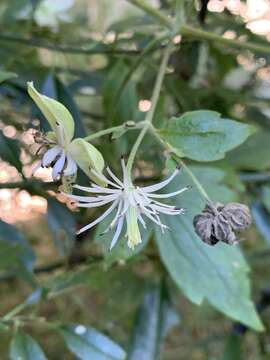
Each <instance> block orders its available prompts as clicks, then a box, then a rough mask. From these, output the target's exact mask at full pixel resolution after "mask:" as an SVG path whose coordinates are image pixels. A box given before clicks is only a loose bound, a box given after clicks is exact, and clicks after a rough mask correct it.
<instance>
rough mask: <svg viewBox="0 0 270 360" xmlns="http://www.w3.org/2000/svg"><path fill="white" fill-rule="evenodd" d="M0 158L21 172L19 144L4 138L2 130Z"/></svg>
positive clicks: (0, 131) (0, 135)
mask: <svg viewBox="0 0 270 360" xmlns="http://www.w3.org/2000/svg"><path fill="white" fill-rule="evenodd" d="M0 157H1V159H2V160H4V161H7V162H8V163H9V164H10V165H12V166H15V168H16V169H17V170H18V171H19V172H22V163H21V161H20V146H19V142H18V141H17V140H13V139H10V138H8V137H6V136H5V135H4V134H3V132H2V130H0Z"/></svg>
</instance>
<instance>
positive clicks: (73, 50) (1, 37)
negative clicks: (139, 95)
mask: <svg viewBox="0 0 270 360" xmlns="http://www.w3.org/2000/svg"><path fill="white" fill-rule="evenodd" d="M1 41H2V42H5V41H7V42H14V43H19V44H23V45H25V46H29V47H36V48H41V49H47V50H51V51H56V52H63V53H69V54H84V55H91V54H108V55H136V54H140V53H141V52H142V50H134V49H115V48H113V49H112V48H106V45H104V44H97V45H96V47H93V48H89V49H87V48H83V47H73V46H71V45H56V44H48V43H47V42H45V41H44V40H40V39H34V38H28V39H27V38H23V37H17V36H14V35H5V34H0V42H1ZM87 46H88V45H87ZM98 46H102V47H100V48H98Z"/></svg>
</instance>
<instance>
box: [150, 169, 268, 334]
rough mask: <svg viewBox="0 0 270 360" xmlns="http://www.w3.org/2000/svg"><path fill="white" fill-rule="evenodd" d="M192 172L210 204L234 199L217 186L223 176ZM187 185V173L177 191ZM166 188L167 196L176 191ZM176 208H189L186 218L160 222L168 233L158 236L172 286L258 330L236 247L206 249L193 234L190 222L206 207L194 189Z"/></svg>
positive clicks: (218, 172)
mask: <svg viewBox="0 0 270 360" xmlns="http://www.w3.org/2000/svg"><path fill="white" fill-rule="evenodd" d="M191 170H192V171H193V173H194V174H195V176H196V177H197V178H198V179H199V181H200V182H201V183H202V184H203V186H204V187H205V188H206V189H207V191H208V193H209V195H210V198H211V199H212V200H214V201H219V202H223V203H225V202H228V201H233V200H234V196H233V195H234V194H233V193H232V192H231V191H230V190H229V189H227V188H226V187H225V186H224V185H222V184H220V183H221V182H222V178H223V177H224V173H223V172H222V171H221V170H219V169H215V168H211V167H191ZM188 183H190V179H189V177H188V176H187V174H186V173H184V174H182V176H181V177H180V179H179V180H178V182H177V188H181V187H182V186H185V185H187V184H188ZM174 190H175V187H174V186H170V188H169V189H168V191H169V192H170V191H174ZM174 204H175V205H177V206H181V207H185V208H187V209H188V211H187V214H184V215H181V216H178V217H174V216H166V217H164V218H163V219H162V220H163V222H164V223H165V224H166V225H167V226H169V227H170V229H171V230H170V231H167V232H166V233H165V234H161V232H160V231H159V229H157V231H156V241H157V245H158V248H159V252H160V255H161V258H162V261H163V263H164V265H165V266H166V268H167V270H168V272H169V273H170V275H171V277H172V279H173V280H174V281H175V283H176V285H177V286H178V287H179V289H181V290H182V291H183V292H184V294H185V295H186V296H187V297H188V298H189V299H190V300H191V301H192V302H194V303H195V304H198V305H200V304H202V302H203V300H205V299H206V300H208V301H209V303H210V304H212V305H213V306H214V307H215V308H216V309H218V310H219V311H221V312H223V313H224V314H226V315H227V316H229V317H231V318H233V319H234V320H238V321H240V322H242V323H243V324H245V325H247V326H249V327H251V328H253V329H255V330H258V331H261V330H263V326H262V323H261V321H260V319H259V317H258V315H257V312H256V310H255V306H254V304H253V303H252V301H251V300H250V281H249V278H248V272H249V267H248V265H247V263H246V261H245V259H244V257H243V255H242V253H241V250H240V248H239V247H237V246H233V247H232V246H228V245H226V244H221V243H218V244H217V245H215V246H209V245H207V244H205V243H203V242H202V241H201V239H199V238H198V236H197V235H196V233H195V231H194V229H193V224H192V220H193V217H194V215H195V214H198V213H199V212H200V211H201V210H202V209H203V207H204V205H205V204H204V200H203V199H202V198H201V197H200V196H198V193H197V192H196V189H194V190H192V191H190V192H186V193H184V194H182V195H180V196H178V197H177V198H176V200H175V201H174Z"/></svg>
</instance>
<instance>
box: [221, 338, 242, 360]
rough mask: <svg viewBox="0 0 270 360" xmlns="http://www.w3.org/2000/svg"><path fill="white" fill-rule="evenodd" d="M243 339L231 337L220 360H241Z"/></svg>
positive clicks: (227, 340)
mask: <svg viewBox="0 0 270 360" xmlns="http://www.w3.org/2000/svg"><path fill="white" fill-rule="evenodd" d="M241 345H242V337H240V336H239V335H230V336H228V338H227V339H226V342H225V349H224V353H223V355H222V356H221V358H220V359H219V360H241V359H242V356H241V355H242V350H241Z"/></svg>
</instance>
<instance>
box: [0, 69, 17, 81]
mask: <svg viewBox="0 0 270 360" xmlns="http://www.w3.org/2000/svg"><path fill="white" fill-rule="evenodd" d="M17 76H18V75H17V74H15V73H13V72H9V71H3V70H2V71H1V70H0V83H2V82H4V81H6V80H9V79H14V78H16V77H17Z"/></svg>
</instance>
